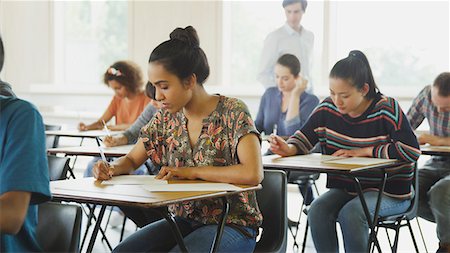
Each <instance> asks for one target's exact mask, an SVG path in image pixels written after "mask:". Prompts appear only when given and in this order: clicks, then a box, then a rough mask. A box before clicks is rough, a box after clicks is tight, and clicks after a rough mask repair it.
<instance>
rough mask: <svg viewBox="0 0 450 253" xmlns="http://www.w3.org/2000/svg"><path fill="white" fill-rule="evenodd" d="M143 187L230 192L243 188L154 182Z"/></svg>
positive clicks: (214, 184) (219, 184)
mask: <svg viewBox="0 0 450 253" xmlns="http://www.w3.org/2000/svg"><path fill="white" fill-rule="evenodd" d="M142 188H144V189H145V190H147V191H151V192H213V191H217V192H222V191H229V192H230V191H239V190H242V188H240V187H237V186H235V185H232V184H226V183H195V184H154V185H143V186H142Z"/></svg>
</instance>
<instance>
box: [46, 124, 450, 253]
mask: <svg viewBox="0 0 450 253" xmlns="http://www.w3.org/2000/svg"><path fill="white" fill-rule="evenodd" d="M88 132H91V131H88ZM52 133H53V134H57V133H56V132H55V131H52ZM81 133H83V136H77V135H76V133H73V132H72V133H68V132H66V133H65V135H60V136H68V137H87V138H95V137H98V136H104V132H103V131H100V132H97V133H86V132H81ZM131 148H132V145H126V146H120V147H113V148H105V149H104V152H105V156H108V157H120V156H123V155H125V154H127V153H128V152H129V151H130V150H131ZM421 150H422V153H423V154H427V155H447V156H448V155H450V147H429V146H428V147H427V146H424V147H421ZM48 153H49V154H58V153H63V154H66V155H74V156H76V155H84V156H99V148H98V147H97V146H80V147H62V148H54V149H49V150H48ZM318 156H320V155H319V154H318ZM399 164H401V163H400V162H399V161H392V162H388V163H383V164H377V165H371V166H363V165H361V166H355V165H333V164H325V163H322V162H321V161H320V159H316V160H308V161H301V160H298V161H296V162H292V160H289V159H283V158H280V157H278V156H276V155H275V156H265V157H263V166H264V168H275V169H282V170H290V171H293V170H294V171H295V170H298V171H308V172H318V173H331V174H341V175H342V174H343V175H346V176H348V177H349V178H351V179H352V180H354V182H355V183H356V184H357V185H358V184H359V181H358V180H357V178H356V177H355V176H354V172H355V171H361V170H369V169H370V170H373V169H378V170H383V171H385V170H386V169H388V168H391V167H393V166H398V165H399ZM386 177H387V174H386V173H384V178H383V179H382V180H381V181H380V189H384V185H385V182H386ZM69 182H70V183H69ZM74 185H75V187H74ZM66 186H67V187H66ZM69 186H70V187H69ZM359 186H360V185H359ZM260 187H261V186H246V187H245V189H243V190H242V191H253V190H257V189H259V188H260ZM119 188H120V187H118V186H101V185H99V184H98V182H96V181H93V179H92V178H90V179H89V178H88V179H75V180H71V181H58V182H52V183H51V190H52V194H53V197H54V199H55V200H64V201H74V202H80V203H92V204H97V205H102V209H101V211H100V214H99V217H98V219H97V223H96V225H95V228H94V232H93V234H92V237H91V241H90V243H89V247H88V252H91V251H92V247H93V244H94V242H95V238H96V236H97V233H98V229H99V226H100V222H101V219H102V217H103V214H104V210H105V208H106V206H107V205H128V206H139V207H144V208H154V209H157V210H158V209H159V208H160V207H163V206H167V205H170V204H173V203H177V202H181V201H187V200H196V199H202V198H222V199H223V202H224V208H225V209H226V206H227V200H226V197H227V196H229V195H232V194H237V193H239V191H238V192H178V193H158V194H154V193H150V192H145V193H143V190H142V189H138V188H136V189H134V190H128V191H127V194H126V196H124V195H123V194H120V192H122V191H123V190H120V189H119ZM360 188H361V187H359V188H358V187H357V189H358V190H359V191H358V195H359V196H360V198H361V201H362V202H364V203H362V204H363V207H364V209H365V213H366V218H367V220H368V222H369V226H370V228H371V234H372V236H371V237H370V238H371V241H370V242H369V244H371V243H375V245H377V246H378V242H377V238H376V236H375V235H374V224H376V219H377V215H374V219H373V220H372V219H371V218H370V215H369V211H368V209H367V205H366V204H365V199H364V196H363V194H362V191H361V189H360ZM381 192H382V191H380V194H379V198H381ZM225 209H224V210H225ZM376 210H378V208H376ZM161 214H162V215H163V216H164V217H165V218H166V220H168V221H169V223H170V224H172V226H174V228H175V229H174V231H177V230H178V229H176V224H175V222H174V220H173V217H171V216H170V214H168V213H167V212H163V211H161ZM224 215H225V212H224ZM221 229H223V226H219V230H218V232H217V235H216V241H215V242H216V243H215V244H213V245H216V246H217V242H218V241H219V240H220V234H221V231H220V230H221ZM175 237H176V238H177V241H178V243H179V244H180V247H181V248H182V249H185V248H184V244H183V242H182V241H183V240H182V237H181V234H179V233H178V234H177V233H175ZM214 250H216V248H215V247H213V248H212V251H214ZM380 251H381V249H380Z"/></svg>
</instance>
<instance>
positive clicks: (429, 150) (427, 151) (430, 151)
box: [420, 145, 450, 156]
mask: <svg viewBox="0 0 450 253" xmlns="http://www.w3.org/2000/svg"><path fill="white" fill-rule="evenodd" d="M420 151H422V155H437V156H450V146H430V145H423V146H420Z"/></svg>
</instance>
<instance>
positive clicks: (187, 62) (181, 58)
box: [148, 26, 209, 84]
mask: <svg viewBox="0 0 450 253" xmlns="http://www.w3.org/2000/svg"><path fill="white" fill-rule="evenodd" d="M148 62H149V63H151V62H157V63H159V64H161V65H162V66H163V67H164V68H165V69H166V70H167V71H169V72H170V73H172V74H174V75H176V76H177V77H178V78H179V79H180V80H185V79H186V78H188V77H190V76H191V75H192V74H195V76H196V77H197V83H198V84H203V83H204V82H205V81H206V79H207V78H208V76H209V64H208V59H207V58H206V54H205V52H204V51H203V50H202V49H201V48H200V41H199V38H198V35H197V31H196V30H195V29H194V28H193V27H192V26H187V27H186V28H176V29H175V30H173V32H172V33H170V40H167V41H164V42H163V43H161V44H159V45H158V46H157V47H156V48H155V49H154V50H153V51H152V53H151V54H150V58H149V60H148Z"/></svg>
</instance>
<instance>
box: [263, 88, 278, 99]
mask: <svg viewBox="0 0 450 253" xmlns="http://www.w3.org/2000/svg"><path fill="white" fill-rule="evenodd" d="M278 94H280V90H279V89H278V87H269V88H267V89H266V90H265V91H264V94H263V96H264V97H268V96H269V97H273V96H276V95H278Z"/></svg>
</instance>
